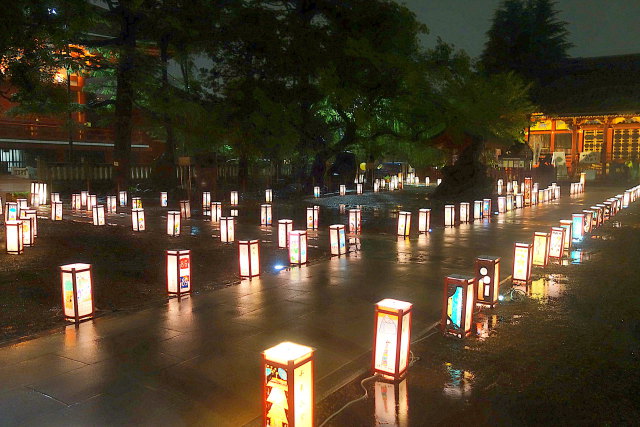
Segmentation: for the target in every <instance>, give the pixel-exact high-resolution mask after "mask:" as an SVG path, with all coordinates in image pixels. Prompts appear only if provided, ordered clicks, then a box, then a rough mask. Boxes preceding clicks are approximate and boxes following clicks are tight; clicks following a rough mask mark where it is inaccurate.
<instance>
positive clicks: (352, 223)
mask: <svg viewBox="0 0 640 427" xmlns="http://www.w3.org/2000/svg"><path fill="white" fill-rule="evenodd" d="M361 231H362V211H361V210H360V209H349V234H360V232H361Z"/></svg>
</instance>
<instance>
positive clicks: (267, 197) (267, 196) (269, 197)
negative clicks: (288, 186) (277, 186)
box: [264, 188, 273, 203]
mask: <svg viewBox="0 0 640 427" xmlns="http://www.w3.org/2000/svg"><path fill="white" fill-rule="evenodd" d="M264 201H265V203H271V202H273V190H271V189H270V188H267V189H266V190H264Z"/></svg>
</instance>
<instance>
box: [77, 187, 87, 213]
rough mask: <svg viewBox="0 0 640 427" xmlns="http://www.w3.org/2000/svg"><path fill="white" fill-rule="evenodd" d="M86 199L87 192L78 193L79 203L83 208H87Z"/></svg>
mask: <svg viewBox="0 0 640 427" xmlns="http://www.w3.org/2000/svg"><path fill="white" fill-rule="evenodd" d="M87 199H89V192H88V191H81V192H80V203H82V207H83V208H84V207H86V206H87ZM78 210H79V209H78Z"/></svg>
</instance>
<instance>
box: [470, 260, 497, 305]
mask: <svg viewBox="0 0 640 427" xmlns="http://www.w3.org/2000/svg"><path fill="white" fill-rule="evenodd" d="M475 267H476V268H475V270H476V280H477V283H478V293H477V294H476V297H477V300H476V302H477V304H480V305H488V306H489V307H493V306H495V305H496V304H497V303H498V286H499V284H500V257H497V256H490V255H482V256H479V257H477V258H476V265H475Z"/></svg>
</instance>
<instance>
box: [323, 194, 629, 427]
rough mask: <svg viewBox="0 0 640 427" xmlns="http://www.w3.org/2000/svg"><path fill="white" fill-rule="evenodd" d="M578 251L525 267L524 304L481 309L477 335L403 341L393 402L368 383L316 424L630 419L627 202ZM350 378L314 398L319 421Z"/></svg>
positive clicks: (346, 393)
mask: <svg viewBox="0 0 640 427" xmlns="http://www.w3.org/2000/svg"><path fill="white" fill-rule="evenodd" d="M579 248H580V249H582V252H581V253H579V252H573V253H572V257H573V261H572V262H571V261H570V262H565V263H564V264H565V265H552V266H548V267H546V268H545V269H544V271H543V270H541V269H537V273H538V275H537V276H536V275H535V270H534V279H536V280H534V282H533V283H532V285H531V286H530V287H529V288H528V289H527V293H528V294H529V297H528V298H526V299H525V300H524V301H521V302H514V301H510V302H505V303H503V304H501V305H499V306H498V307H497V308H496V309H494V310H485V311H484V312H483V313H482V314H481V315H480V316H479V317H478V320H477V323H479V324H480V329H481V333H480V336H476V337H473V338H468V339H466V340H463V341H462V340H456V339H452V338H445V337H443V336H442V335H441V334H440V333H435V334H434V335H432V336H430V337H428V338H427V339H425V340H423V341H421V342H418V343H416V344H413V345H412V352H413V354H414V355H415V356H416V357H417V358H419V359H418V360H417V361H416V363H415V365H414V366H413V367H412V368H411V369H410V370H409V373H408V375H407V377H406V380H405V381H406V383H405V384H404V385H403V386H402V387H401V386H400V385H397V386H396V388H395V390H396V393H397V394H396V395H395V399H396V402H399V404H398V405H397V406H396V407H395V411H394V406H393V399H391V397H392V396H393V391H392V390H393V389H392V388H389V387H388V386H387V389H386V391H387V393H386V394H385V396H386V397H387V401H386V403H387V407H386V408H385V406H384V405H383V401H382V399H381V396H382V395H381V393H380V390H381V388H380V387H381V385H380V384H379V385H378V395H377V396H376V397H374V395H375V393H376V390H375V388H374V382H373V381H371V382H369V383H368V384H366V387H367V390H368V391H369V396H370V397H369V398H368V399H367V400H365V401H361V402H358V403H356V404H354V405H353V406H351V407H350V408H348V409H346V410H345V411H344V412H343V413H341V414H340V415H338V416H337V417H336V418H334V419H332V420H331V421H330V422H329V423H328V424H327V425H333V426H344V425H350V426H359V425H363V426H365V425H366V426H368V425H379V424H388V423H391V424H392V425H637V424H638V419H639V417H640V400H639V399H638V397H637V396H638V394H639V393H640V368H639V365H638V363H639V362H640V360H639V359H640V357H639V354H640V353H639V352H640V263H638V256H639V254H640V211H639V209H638V206H632V208H630V209H628V210H625V211H623V212H622V213H620V214H619V215H618V216H617V217H615V218H613V220H612V221H610V222H609V223H607V224H606V225H605V226H603V227H601V228H600V229H598V230H597V231H595V233H593V234H592V235H591V236H590V237H588V238H587V239H586V240H585V241H584V242H582V243H580V245H579ZM504 290H506V289H504ZM361 379H362V378H359V379H358V380H356V381H354V382H352V383H351V384H349V385H348V386H346V387H344V388H343V389H341V390H339V391H338V392H336V393H334V394H333V395H331V396H330V397H329V398H327V399H325V400H324V401H323V402H322V403H321V404H320V405H319V407H318V410H317V415H318V420H319V421H320V422H322V421H323V420H325V419H326V418H327V417H328V416H329V415H330V414H332V413H333V412H334V411H336V410H337V409H338V408H340V407H342V405H344V404H345V403H346V402H348V401H350V400H351V399H354V398H357V397H358V396H361V395H362V389H361V388H360V384H359V383H360V380H361ZM403 387H406V393H403V390H404V389H403ZM385 409H386V410H385Z"/></svg>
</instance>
